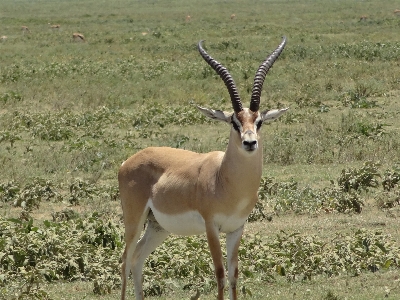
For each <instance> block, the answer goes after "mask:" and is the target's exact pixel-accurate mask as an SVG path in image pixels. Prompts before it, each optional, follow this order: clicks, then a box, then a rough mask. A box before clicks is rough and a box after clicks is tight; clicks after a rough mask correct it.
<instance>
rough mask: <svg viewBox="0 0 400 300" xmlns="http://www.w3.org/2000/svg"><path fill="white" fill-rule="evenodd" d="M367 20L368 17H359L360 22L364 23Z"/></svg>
mask: <svg viewBox="0 0 400 300" xmlns="http://www.w3.org/2000/svg"><path fill="white" fill-rule="evenodd" d="M367 19H368V16H367V15H362V16H360V20H359V21H360V22H361V21H366V20H367Z"/></svg>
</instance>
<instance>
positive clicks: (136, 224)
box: [121, 208, 150, 300]
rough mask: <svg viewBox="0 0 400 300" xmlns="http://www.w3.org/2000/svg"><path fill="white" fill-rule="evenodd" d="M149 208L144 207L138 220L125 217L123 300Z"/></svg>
mask: <svg viewBox="0 0 400 300" xmlns="http://www.w3.org/2000/svg"><path fill="white" fill-rule="evenodd" d="M149 210H150V209H149V208H147V209H145V210H144V211H143V213H142V215H141V216H140V217H139V218H138V219H139V221H137V220H135V219H125V220H124V223H125V243H126V245H125V251H124V254H123V255H122V270H121V277H122V286H121V300H125V295H126V286H127V280H128V278H129V274H130V272H131V269H132V266H133V261H132V259H133V254H134V252H135V250H136V247H137V243H138V240H139V237H140V234H141V232H142V228H143V225H144V222H145V221H146V219H147V216H148V213H149Z"/></svg>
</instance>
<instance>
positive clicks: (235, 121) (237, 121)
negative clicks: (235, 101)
mask: <svg viewBox="0 0 400 300" xmlns="http://www.w3.org/2000/svg"><path fill="white" fill-rule="evenodd" d="M232 122H234V123H235V125H236V126H237V127H238V128H239V130H240V131H242V123H240V122H239V120H238V119H237V118H236V116H235V115H233V116H232Z"/></svg>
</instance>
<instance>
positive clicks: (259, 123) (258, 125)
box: [256, 121, 263, 130]
mask: <svg viewBox="0 0 400 300" xmlns="http://www.w3.org/2000/svg"><path fill="white" fill-rule="evenodd" d="M262 123H263V121H259V122H258V123H257V125H256V126H257V130H259V129H260V128H261V125H262Z"/></svg>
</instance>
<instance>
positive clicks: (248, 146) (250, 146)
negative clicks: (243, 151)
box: [243, 141, 257, 148]
mask: <svg viewBox="0 0 400 300" xmlns="http://www.w3.org/2000/svg"><path fill="white" fill-rule="evenodd" d="M256 144H257V141H250V142H248V141H243V145H244V146H246V148H253V146H255V145H256Z"/></svg>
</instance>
